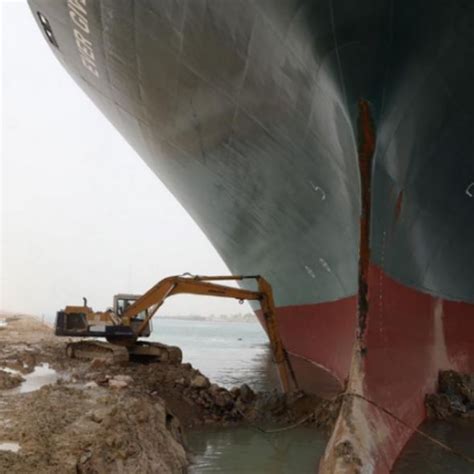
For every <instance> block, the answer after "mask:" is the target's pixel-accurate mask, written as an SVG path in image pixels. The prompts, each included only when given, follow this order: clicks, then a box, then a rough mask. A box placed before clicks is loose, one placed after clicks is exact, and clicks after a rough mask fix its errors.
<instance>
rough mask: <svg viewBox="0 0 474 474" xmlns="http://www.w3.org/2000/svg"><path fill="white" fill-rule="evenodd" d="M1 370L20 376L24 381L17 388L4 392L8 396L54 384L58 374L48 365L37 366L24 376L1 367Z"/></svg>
mask: <svg viewBox="0 0 474 474" xmlns="http://www.w3.org/2000/svg"><path fill="white" fill-rule="evenodd" d="M2 370H4V371H5V372H9V373H11V374H18V375H21V376H22V377H23V378H24V379H25V381H24V382H22V383H21V385H19V386H18V387H15V388H12V389H11V390H5V391H4V393H8V394H17V393H29V392H34V391H35V390H39V389H40V388H41V387H43V386H44V385H49V384H52V383H56V380H58V378H59V375H58V373H57V372H56V371H55V370H54V369H52V368H51V367H50V366H49V364H40V365H37V366H36V367H35V369H34V370H33V372H31V373H29V374H26V375H25V374H22V373H20V372H18V371H16V370H13V369H10V368H7V367H2Z"/></svg>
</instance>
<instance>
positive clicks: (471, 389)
mask: <svg viewBox="0 0 474 474" xmlns="http://www.w3.org/2000/svg"><path fill="white" fill-rule="evenodd" d="M425 403H426V409H427V413H428V418H437V419H441V420H445V419H447V418H449V417H452V416H458V417H462V418H470V419H473V420H474V374H460V373H458V372H455V371H453V370H445V371H441V372H440V373H439V377H438V393H435V394H430V395H427V396H426V400H425Z"/></svg>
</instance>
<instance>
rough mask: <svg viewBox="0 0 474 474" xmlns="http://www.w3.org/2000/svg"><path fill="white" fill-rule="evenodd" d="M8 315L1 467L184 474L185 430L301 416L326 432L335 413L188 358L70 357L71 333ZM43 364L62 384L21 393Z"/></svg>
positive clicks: (2, 362) (258, 425)
mask: <svg viewBox="0 0 474 474" xmlns="http://www.w3.org/2000/svg"><path fill="white" fill-rule="evenodd" d="M3 319H5V321H6V324H4V325H0V472H9V473H28V472H35V473H46V472H47V473H69V472H71V473H73V472H74V473H77V472H79V473H96V472H101V473H102V472H120V473H128V472H130V473H131V472H134V473H135V472H141V473H152V472H157V473H181V472H186V469H187V466H188V465H189V463H190V461H191V458H190V455H189V453H188V452H187V449H186V431H187V430H189V429H191V428H192V427H196V426H203V425H207V426H229V427H232V426H240V425H246V426H253V427H254V428H255V429H266V427H270V426H271V427H272V428H275V427H281V428H284V427H291V426H292V425H294V424H297V423H301V422H304V423H306V424H312V425H315V426H318V427H324V428H327V429H330V428H331V426H332V425H333V423H334V421H335V418H336V415H337V410H338V406H337V405H336V404H335V403H332V402H328V401H324V400H321V399H319V398H318V397H315V396H308V395H305V394H303V393H301V392H294V393H291V394H289V395H286V396H284V395H281V394H278V393H277V392H270V393H254V392H253V391H252V390H251V389H250V388H249V387H248V386H246V385H242V386H241V387H236V388H233V389H232V390H226V389H225V388H223V387H219V386H218V385H215V384H211V383H210V382H209V380H208V379H207V378H206V377H205V376H204V375H203V374H201V373H200V372H199V371H198V370H197V369H195V368H193V367H192V366H191V365H190V364H186V363H185V364H174V365H172V364H160V363H151V364H143V363H138V362H128V363H126V364H121V365H109V364H107V363H104V362H103V361H100V360H94V361H80V360H77V359H68V358H66V357H65V345H66V342H67V339H65V338H57V337H55V336H54V335H53V333H52V329H51V328H49V327H47V326H45V325H44V324H42V323H41V322H40V321H39V320H37V319H35V318H32V317H26V316H21V317H19V316H14V315H10V316H6V317H5V316H4V317H3ZM38 367H39V368H42V370H48V367H49V368H50V369H51V368H52V369H55V371H56V372H57V375H56V376H55V377H54V378H57V380H49V382H53V383H50V384H48V385H44V386H42V387H41V388H39V389H36V390H33V391H31V392H28V393H21V391H22V390H24V388H25V387H26V386H27V385H28V384H29V383H30V381H31V380H32V379H34V378H35V374H36V373H37V371H38ZM45 368H46V369H45ZM49 372H50V373H51V370H49ZM25 379H26V382H25ZM30 389H31V387H30ZM2 442H3V443H5V442H8V443H16V444H14V446H16V448H18V451H17V452H14V451H12V450H2ZM4 446H5V445H4Z"/></svg>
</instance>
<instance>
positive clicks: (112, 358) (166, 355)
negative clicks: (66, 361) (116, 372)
mask: <svg viewBox="0 0 474 474" xmlns="http://www.w3.org/2000/svg"><path fill="white" fill-rule="evenodd" d="M66 354H67V356H68V357H69V358H70V359H82V360H92V359H102V360H106V361H109V362H112V363H121V362H128V361H129V360H130V357H131V356H132V357H133V358H134V359H139V360H146V361H148V362H164V363H168V364H179V363H181V361H182V359H183V353H182V352H181V349H180V348H179V347H176V346H167V345H166V344H161V343H159V342H144V341H138V342H136V343H135V344H133V345H132V346H128V347H126V346H122V345H118V344H112V343H110V342H101V341H94V340H90V341H80V342H70V343H69V344H67V346H66Z"/></svg>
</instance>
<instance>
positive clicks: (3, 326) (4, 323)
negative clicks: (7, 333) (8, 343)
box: [0, 319, 8, 329]
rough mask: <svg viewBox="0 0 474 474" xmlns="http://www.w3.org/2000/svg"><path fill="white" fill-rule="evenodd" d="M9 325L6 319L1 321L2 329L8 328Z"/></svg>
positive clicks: (0, 327)
mask: <svg viewBox="0 0 474 474" xmlns="http://www.w3.org/2000/svg"><path fill="white" fill-rule="evenodd" d="M7 324H8V323H7V320H6V319H0V329H2V328H5V327H7Z"/></svg>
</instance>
